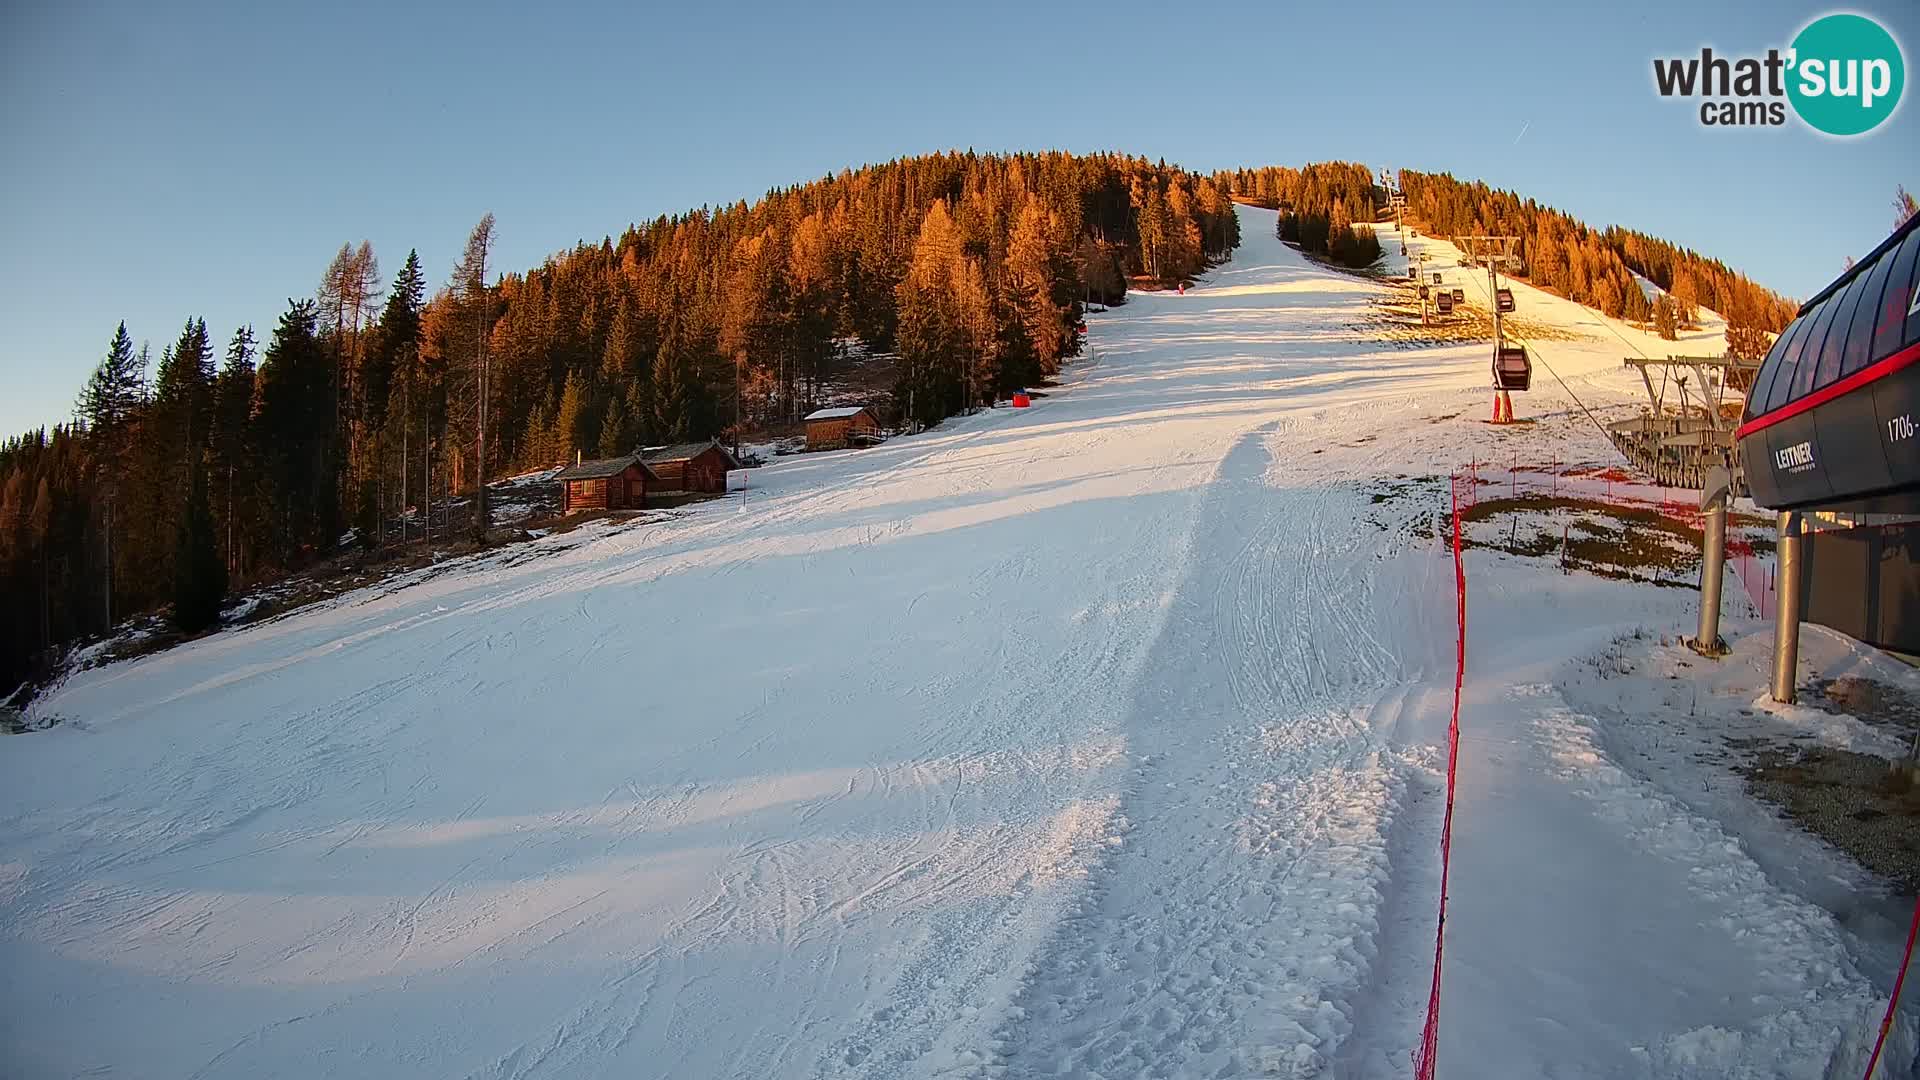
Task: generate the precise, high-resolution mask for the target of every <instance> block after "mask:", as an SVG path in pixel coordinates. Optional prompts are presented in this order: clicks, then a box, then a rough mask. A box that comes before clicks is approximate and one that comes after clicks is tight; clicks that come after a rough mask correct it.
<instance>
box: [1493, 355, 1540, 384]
mask: <svg viewBox="0 0 1920 1080" xmlns="http://www.w3.org/2000/svg"><path fill="white" fill-rule="evenodd" d="M1532 385H1533V361H1532V360H1529V359H1528V358H1527V350H1526V349H1525V348H1523V347H1521V346H1519V345H1502V346H1500V347H1498V348H1496V349H1494V350H1493V388H1494V389H1495V390H1525V389H1527V388H1528V387H1531V386H1532Z"/></svg>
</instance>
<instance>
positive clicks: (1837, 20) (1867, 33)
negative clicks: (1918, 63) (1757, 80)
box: [1787, 14, 1907, 136]
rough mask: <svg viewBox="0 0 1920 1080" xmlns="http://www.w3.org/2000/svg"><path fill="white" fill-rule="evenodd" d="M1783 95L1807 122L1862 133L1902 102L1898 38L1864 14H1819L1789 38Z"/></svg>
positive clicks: (1834, 132) (1840, 131)
mask: <svg viewBox="0 0 1920 1080" xmlns="http://www.w3.org/2000/svg"><path fill="white" fill-rule="evenodd" d="M1792 56H1793V58H1792V60H1791V61H1790V63H1791V64H1792V65H1793V66H1792V69H1791V72H1790V73H1789V75H1788V78H1787V99H1788V100H1789V101H1791V102H1793V111H1794V112H1797V113H1799V114H1800V119H1802V120H1805V121H1806V122H1807V124H1808V126H1810V127H1812V128H1813V129H1814V130H1816V131H1823V132H1826V133H1827V134H1828V135H1843V136H1844V135H1862V134H1865V133H1866V132H1869V131H1872V130H1873V129H1874V128H1876V127H1879V126H1880V124H1881V123H1882V122H1883V121H1885V120H1886V118H1887V117H1889V116H1892V115H1893V110H1894V108H1895V106H1897V105H1899V104H1900V91H1901V90H1903V89H1905V87H1906V83H1907V65H1906V61H1905V59H1904V58H1903V57H1902V56H1901V54H1900V43H1899V42H1897V41H1895V40H1893V35H1892V34H1889V33H1887V31H1886V28H1885V27H1883V26H1881V25H1880V24H1879V23H1877V22H1874V21H1873V20H1872V19H1869V18H1867V17H1866V16H1864V15H1852V14H1839V15H1823V16H1821V17H1820V18H1818V19H1815V20H1813V21H1812V22H1810V23H1808V24H1807V26H1806V29H1804V30H1802V31H1800V34H1799V36H1798V37H1795V38H1794V39H1793V54H1792Z"/></svg>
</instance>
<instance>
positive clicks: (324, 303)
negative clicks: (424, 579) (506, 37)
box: [0, 152, 1793, 685]
mask: <svg viewBox="0 0 1920 1080" xmlns="http://www.w3.org/2000/svg"><path fill="white" fill-rule="evenodd" d="M1401 183H1402V187H1403V190H1404V191H1405V192H1406V194H1407V196H1408V200H1409V212H1410V214H1411V216H1412V217H1413V218H1414V219H1416V220H1418V221H1420V222H1422V223H1423V224H1424V226H1425V227H1426V228H1429V229H1431V230H1432V231H1433V232H1435V233H1436V234H1438V235H1441V236H1452V235H1460V234H1463V233H1475V232H1510V233H1514V234H1516V235H1519V236H1520V237H1521V238H1522V240H1521V245H1520V252H1521V255H1522V258H1523V260H1524V266H1523V267H1521V268H1520V275H1521V276H1524V277H1527V278H1529V279H1530V280H1531V281H1532V282H1533V283H1534V284H1537V285H1541V286H1544V287H1546V288H1550V289H1553V290H1555V291H1558V292H1560V293H1562V294H1564V295H1566V296H1568V297H1570V298H1572V299H1574V300H1577V301H1580V302H1582V303H1585V304H1589V305H1591V306H1594V307H1596V308H1599V309H1600V310H1602V311H1605V312H1607V313H1608V314H1610V315H1616V316H1620V317H1625V318H1631V319H1640V320H1646V321H1650V322H1652V323H1654V324H1656V325H1657V326H1658V327H1659V328H1661V329H1662V331H1663V332H1666V331H1667V330H1668V329H1669V328H1673V327H1678V326H1680V325H1683V324H1684V323H1685V322H1686V321H1687V320H1688V319H1690V318H1691V314H1692V308H1693V307H1694V306H1695V305H1699V306H1704V307H1709V308H1712V309H1713V310H1716V311H1719V312H1721V313H1723V314H1725V315H1726V316H1727V317H1728V320H1729V323H1730V331H1729V340H1730V342H1733V343H1734V347H1736V348H1743V349H1761V350H1764V348H1765V343H1766V337H1767V332H1768V331H1777V330H1779V329H1780V328H1782V327H1784V326H1785V325H1786V323H1787V322H1788V321H1789V320H1790V319H1791V318H1792V315H1793V306H1792V305H1791V304H1790V303H1789V302H1788V301H1786V300H1784V299H1783V298H1781V297H1779V296H1778V295H1776V294H1774V293H1772V292H1770V291H1768V290H1766V289H1764V288H1762V287H1760V286H1758V285H1756V284H1754V283H1753V282H1752V281H1750V280H1748V279H1747V278H1745V277H1743V276H1741V275H1739V274H1737V273H1735V272H1733V271H1732V270H1730V269H1728V268H1727V267H1726V266H1725V265H1724V264H1722V263H1719V262H1717V261H1714V260H1711V259H1707V258H1705V257H1703V256H1700V255H1698V254H1696V253H1694V252H1692V251H1688V250H1685V249H1682V248H1679V247H1676V246H1675V245H1672V244H1669V243H1666V242H1665V241H1661V240H1658V239H1656V238H1654V237H1651V236H1647V235H1645V234H1642V233H1638V232H1633V231H1629V230H1624V229H1619V228H1610V229H1606V230H1595V229H1590V228H1588V227H1587V226H1585V225H1583V224H1581V223H1580V222H1578V221H1576V220H1574V219H1573V218H1571V217H1569V216H1567V215H1566V214H1563V213H1560V212H1559V211H1556V210H1553V209H1551V208H1548V207H1544V206H1540V205H1538V204H1537V203H1535V202H1533V201H1532V200H1522V199H1521V198H1520V197H1518V196H1516V195H1514V194H1512V193H1510V192H1506V191H1499V190H1495V189H1491V188H1489V187H1487V186H1486V185H1485V184H1479V183H1464V182H1461V181H1459V180H1456V179H1454V178H1453V177H1451V176H1448V175H1446V174H1427V173H1417V172H1411V171H1408V172H1403V173H1402V174H1401ZM1377 195H1378V192H1377V190H1376V188H1375V186H1374V182H1373V177H1372V174H1371V172H1370V171H1369V169H1368V168H1367V167H1366V166H1365V165H1361V164H1356V163H1349V162H1333V163H1325V164H1317V165H1308V166H1305V167H1302V168H1278V167H1269V168H1257V169H1240V170H1233V171H1225V172H1218V173H1214V174H1212V175H1210V176H1200V175H1197V174H1193V173H1189V172H1186V171H1184V170H1181V169H1179V168H1176V167H1172V166H1169V165H1167V164H1165V163H1164V162H1159V163H1156V162H1150V161H1148V160H1146V159H1142V158H1133V157H1126V156H1121V155H1114V154H1102V155H1086V156H1079V155H1071V154H1065V153H1045V154H1018V155H1005V156H999V155H981V154H975V153H971V152H968V153H946V154H934V155H929V156H924V157H916V158H904V159H900V160H896V161H893V162H889V163H887V164H884V165H877V166H870V167H866V168H862V169H859V170H854V171H847V172H842V173H840V174H838V175H835V176H830V177H826V178H823V179H821V180H817V181H814V182H812V183H808V184H803V185H799V186H796V187H792V188H786V189H782V190H777V191H773V192H770V193H768V194H767V195H766V196H765V197H764V198H762V199H760V200H759V201H757V202H755V203H753V204H751V205H749V204H747V203H744V202H740V203H735V204H732V205H729V206H724V207H719V208H703V209H701V210H697V211H693V212H691V213H687V214H682V215H679V216H675V217H660V218H656V219H654V220H653V221H650V222H647V223H645V224H640V225H635V226H632V227H629V228H628V229H627V230H626V231H625V232H623V233H621V234H620V236H619V237H618V238H612V237H609V238H607V239H605V240H603V241H601V242H600V243H598V244H588V243H582V244H579V245H577V246H575V247H573V248H572V249H570V250H567V251H563V252H560V253H558V254H555V255H553V256H551V257H550V258H548V259H547V260H546V261H545V262H543V263H542V264H541V265H539V266H537V267H535V268H533V269H530V270H526V271H524V272H518V271H510V272H505V273H502V272H500V271H499V270H498V269H497V268H495V267H494V266H493V265H492V246H493V228H494V223H493V219H492V216H491V215H488V216H487V217H486V218H484V219H483V220H482V221H481V222H480V223H479V225H478V226H476V227H475V229H474V230H473V233H472V235H471V236H470V237H469V238H468V242H467V244H466V247H465V249H464V251H463V253H462V255H461V257H460V258H459V260H458V261H457V262H456V264H455V265H454V266H453V267H452V268H451V269H450V272H449V274H448V276H447V278H446V281H445V284H444V285H443V286H442V287H440V288H438V289H437V290H433V289H431V287H430V285H429V282H428V278H427V272H426V270H425V268H423V267H422V266H421V265H420V261H419V259H418V257H417V256H416V255H415V254H413V253H411V252H410V253H409V254H408V255H407V257H406V258H405V260H404V261H403V264H402V266H401V268H400V270H399V271H398V272H397V273H396V274H394V275H393V277H392V278H391V279H390V280H389V279H387V278H385V277H383V275H382V274H381V271H380V267H379V264H378V261H377V259H376V257H375V253H374V251H373V249H372V247H371V245H369V244H367V243H360V244H358V245H354V244H343V245H342V246H341V248H340V250H339V252H338V253H337V254H336V255H335V256H334V257H333V259H332V261H331V263H330V264H329V265H328V266H327V267H326V269H325V271H324V273H323V274H322V276H321V281H320V284H319V287H318V288H317V289H316V290H315V292H314V295H313V296H312V297H311V298H300V299H293V300H290V301H289V302H288V306H287V308H286V310H284V311H282V312H280V313H279V314H278V315H277V316H276V317H275V318H274V321H273V325H272V330H271V332H270V333H269V334H268V335H267V336H266V339H265V341H264V343H263V342H261V341H258V340H256V337H255V335H254V332H253V329H252V328H251V327H240V328H239V329H237V330H235V331H234V332H233V333H232V335H231V336H230V337H229V338H228V339H227V343H226V346H225V348H224V351H223V352H222V353H220V354H218V355H216V346H215V344H214V341H213V339H212V338H211V336H210V333H209V330H208V328H207V326H206V324H205V322H204V321H202V320H200V319H198V318H188V319H186V320H185V323H184V325H183V326H182V328H181V329H180V331H179V333H178V336H177V337H175V338H174V339H173V340H172V341H170V342H168V343H166V344H163V345H162V346H161V348H160V356H159V359H158V361H157V362H154V361H153V359H152V357H151V354H150V349H149V348H148V346H146V345H144V344H142V345H139V346H136V344H135V340H136V339H135V336H134V335H133V334H132V333H131V332H130V331H129V329H128V328H127V327H126V326H125V325H124V324H122V325H121V326H119V327H118V328H117V329H116V330H115V331H114V332H113V333H112V334H111V336H110V340H109V343H108V345H107V349H106V352H105V355H104V357H103V359H101V360H100V362H99V364H98V366H97V367H96V369H95V370H94V372H93V374H92V376H91V377H90V378H89V379H88V380H87V382H86V384H85V386H84V387H83V388H82V390H81V392H80V394H79V396H78V399H77V401H76V404H75V410H74V414H75V418H74V420H73V422H71V423H68V424H61V425H56V426H54V427H52V428H50V429H46V428H43V429H38V430H35V431H31V432H28V433H26V434H24V435H20V436H17V437H14V438H11V439H9V440H7V441H6V442H4V443H0V685H12V684H14V683H16V682H18V681H19V680H21V679H24V678H30V677H32V676H33V675H34V674H35V673H36V672H38V671H44V670H47V669H48V667H49V666H50V665H51V664H52V662H53V661H54V660H55V659H56V658H57V656H58V654H59V652H60V651H61V650H62V648H63V647H64V646H66V645H67V644H69V643H71V642H74V641H77V640H83V639H86V638H88V637H91V636H94V635H98V634H100V633H102V632H103V631H106V630H107V629H109V628H110V627H112V626H113V625H114V624H115V623H116V622H117V621H119V620H120V619H122V618H124V617H126V616H127V615H129V614H132V613H137V612H145V611H155V610H162V609H164V610H166V611H167V612H168V614H169V615H170V618H171V620H172V622H173V624H174V626H175V627H176V628H177V629H178V630H179V631H180V632H182V633H189V634H190V633H194V632H197V631H200V630H202V629H205V628H206V627H208V626H210V625H213V624H214V623H215V622H216V621H217V619H218V613H219V610H220V606H221V603H222V599H223V597H225V596H226V595H227V594H228V593H229V592H230V591H231V590H233V589H236V588H245V587H250V586H253V585H257V584H259V583H262V582H265V581H270V580H273V579H275V578H277V577H279V576H281V575H284V574H286V573H288V572H290V571H293V570H297V569H299V568H301V567H304V566H307V565H309V564H312V563H314V562H315V561H317V560H320V559H324V558H327V557H328V556H330V555H331V554H332V553H334V552H335V551H337V550H338V548H339V545H340V543H341V542H342V538H343V536H353V537H355V538H356V539H357V541H358V542H359V543H360V544H361V545H363V546H366V547H379V546H394V545H396V544H404V543H406V542H408V541H418V540H420V539H422V533H423V532H424V530H425V529H426V528H428V527H432V528H433V529H434V530H435V531H436V533H437V536H438V537H439V538H441V539H443V541H444V540H446V539H453V538H454V536H453V534H455V533H458V534H459V535H461V536H464V537H466V538H467V539H468V540H469V542H471V541H483V537H482V536H481V535H480V532H481V529H482V527H483V526H484V524H485V523H486V521H487V516H486V513H485V509H484V503H483V501H482V500H483V499H484V494H485V488H484V485H479V484H477V483H476V480H477V479H479V478H481V477H485V478H487V479H496V478H499V477H501V476H504V475H508V474H510V473H513V472H517V471H521V470H530V469H536V468H540V467H544V466H548V465H552V464H557V463H560V462H563V461H566V460H569V459H571V458H573V457H574V456H575V455H576V454H584V455H586V456H614V455H617V454H620V453H625V452H629V451H631V450H633V449H635V448H637V447H640V446H645V445H656V444H661V443H671V442H684V441H691V440H698V439H705V438H710V437H722V436H727V435H732V434H737V433H738V432H740V431H742V430H745V431H761V430H765V429H766V428H767V427H768V426H770V425H778V424H782V423H791V422H792V421H794V420H796V419H797V418H798V417H800V416H802V415H804V414H805V413H806V412H807V411H808V410H810V409H811V408H812V407H813V406H814V405H815V403H816V402H818V401H819V400H820V395H821V394H822V393H823V391H824V390H825V389H826V388H828V387H829V386H831V385H832V384H833V383H834V382H835V380H836V378H837V377H839V376H840V375H841V374H843V372H844V369H845V368H846V366H847V364H848V360H849V355H850V352H851V351H853V350H855V349H858V350H859V351H860V352H862V353H863V354H868V355H873V354H877V355H880V356H882V357H883V358H885V359H886V360H887V362H889V363H890V364H891V366H892V387H891V394H890V395H889V396H888V400H883V401H876V402H869V403H868V404H869V405H870V406H872V407H875V408H876V409H877V410H878V411H880V412H882V413H884V414H886V417H887V419H888V420H889V422H891V423H894V424H896V425H899V426H902V427H908V428H913V427H920V426H925V425H928V424H933V423H937V422H939V421H940V420H941V419H942V418H943V417H947V416H951V415H954V414H955V413H958V412H963V411H967V410H970V409H972V408H976V407H979V406H981V405H985V404H990V403H992V402H993V401H995V400H997V399H999V398H1001V397H1003V396H1004V395H1005V394H1007V393H1008V392H1009V391H1011V390H1013V389H1015V388H1019V387H1023V386H1031V385H1036V384H1042V383H1044V382H1045V381H1046V380H1048V379H1049V378H1051V377H1052V376H1053V375H1054V374H1055V373H1056V372H1057V371H1058V370H1059V368H1060V365H1061V364H1063V363H1064V362H1066V361H1067V360H1069V359H1071V358H1072V357H1074V356H1075V355H1077V354H1078V353H1079V351H1080V347H1081V340H1080V332H1081V331H1080V327H1081V314H1082V311H1083V305H1085V304H1088V303H1094V304H1114V303H1119V302H1121V301H1123V300H1124V298H1125V295H1126V292H1127V289H1128V287H1129V285H1130V283H1139V284H1146V285H1170V284H1173V283H1175V282H1179V281H1184V280H1187V279H1189V278H1190V277H1192V276H1193V275H1195V274H1197V273H1199V272H1200V271H1202V270H1204V269H1205V268H1206V267H1207V266H1208V265H1210V264H1212V263H1213V262H1216V261H1218V260H1219V259H1221V258H1223V257H1225V256H1226V255H1227V253H1229V252H1230V251H1231V250H1232V249H1233V248H1234V247H1235V246H1236V245H1237V244H1238V242H1239V231H1238V230H1239V226H1238V223H1237V219H1236V218H1235V216H1234V213H1233V209H1232V201H1233V200H1236V199H1237V200H1240V201H1243V202H1247V203H1251V204H1254V205H1258V206H1265V207H1269V208H1273V209H1277V210H1279V211H1280V212H1281V213H1280V218H1279V222H1278V231H1279V234H1280V236H1281V238H1283V239H1285V240H1288V241H1290V242H1292V243H1295V244H1298V245H1299V246H1300V247H1301V248H1302V249H1303V250H1304V251H1306V252H1308V253H1310V254H1313V255H1315V256H1317V257H1322V258H1326V259H1328V260H1330V261H1333V262H1336V263H1340V264H1343V265H1347V266H1354V267H1364V266H1367V265H1370V264H1372V263H1373V262H1374V261H1375V260H1376V259H1377V258H1378V256H1379V246H1378V243H1377V241H1376V240H1375V239H1374V236H1373V231H1372V230H1371V229H1367V228H1354V227H1353V225H1354V224H1355V223H1361V222H1372V221H1374V220H1375V215H1376V213H1377V207H1378V205H1379V201H1378V199H1377ZM1636 273H1637V274H1640V275H1641V276H1643V277H1646V278H1648V279H1649V280H1651V281H1653V282H1654V283H1655V284H1657V285H1659V286H1661V287H1662V288H1664V289H1667V290H1669V291H1670V292H1671V293H1672V294H1673V297H1674V303H1673V305H1672V306H1671V309H1668V308H1667V307H1664V306H1663V307H1662V308H1660V309H1658V310H1656V309H1655V308H1654V307H1653V306H1652V305H1650V304H1649V303H1648V302H1647V300H1646V297H1645V295H1644V294H1643V293H1642V291H1641V290H1640V289H1639V288H1638V287H1637V286H1636V284H1635V283H1634V281H1633V277H1632V275H1633V274H1636ZM463 495H464V496H465V497H464V498H462V497H461V496H463ZM476 495H477V496H479V498H478V499H476V498H474V496H476ZM476 503H479V505H478V506H477V507H476V505H475V504H476Z"/></svg>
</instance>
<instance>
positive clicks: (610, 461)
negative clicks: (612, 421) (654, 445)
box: [554, 454, 660, 514]
mask: <svg viewBox="0 0 1920 1080" xmlns="http://www.w3.org/2000/svg"><path fill="white" fill-rule="evenodd" d="M554 479H555V480H558V481H559V482H560V512H561V513H563V514H572V513H577V512H579V511H581V510H639V509H641V508H642V507H644V506H645V505H646V502H647V492H648V491H649V490H651V489H653V488H657V487H659V485H660V477H659V475H658V474H656V473H655V472H654V471H653V470H652V469H651V468H648V466H647V463H646V462H644V461H642V460H641V459H640V455H638V454H628V455H627V456H626V457H616V458H601V459H599V460H598V461H582V462H578V463H576V464H573V465H569V466H567V467H566V468H564V469H561V470H560V472H559V474H558V475H556V476H555V477H554Z"/></svg>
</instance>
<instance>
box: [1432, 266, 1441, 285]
mask: <svg viewBox="0 0 1920 1080" xmlns="http://www.w3.org/2000/svg"><path fill="white" fill-rule="evenodd" d="M1433 283H1434V284H1435V285H1438V284H1440V271H1438V270H1435V271H1434V272H1433Z"/></svg>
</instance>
